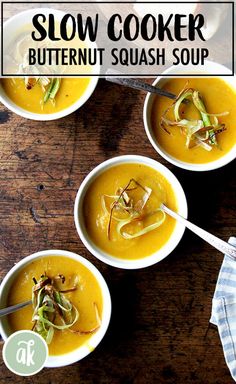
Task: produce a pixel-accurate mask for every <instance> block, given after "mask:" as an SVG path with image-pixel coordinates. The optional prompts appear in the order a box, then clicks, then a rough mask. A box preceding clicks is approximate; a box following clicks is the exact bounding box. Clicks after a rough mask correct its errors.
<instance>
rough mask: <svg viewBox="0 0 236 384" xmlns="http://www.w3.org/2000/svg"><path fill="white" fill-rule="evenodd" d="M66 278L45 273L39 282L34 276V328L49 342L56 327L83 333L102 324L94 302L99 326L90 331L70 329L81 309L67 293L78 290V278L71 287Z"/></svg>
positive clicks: (87, 332) (92, 331)
mask: <svg viewBox="0 0 236 384" xmlns="http://www.w3.org/2000/svg"><path fill="white" fill-rule="evenodd" d="M65 280H66V279H65V276H64V275H61V274H59V275H57V276H55V277H54V278H50V277H49V276H47V275H46V274H44V275H42V276H41V278H40V279H39V281H38V282H37V280H36V279H35V278H33V281H34V283H35V285H34V286H33V288H32V303H33V309H34V312H33V316H32V322H33V323H34V325H33V328H32V330H33V331H35V332H37V333H39V334H40V335H41V336H42V337H43V338H44V339H45V341H46V343H47V344H50V343H51V341H52V339H53V335H54V330H55V329H57V330H59V331H60V330H61V331H63V330H65V329H68V330H70V331H71V332H73V333H78V334H81V335H82V334H90V333H94V332H95V331H97V329H98V328H99V327H100V324H101V320H100V317H99V314H98V308H97V305H96V303H94V310H95V316H96V321H97V326H96V327H94V328H93V329H90V330H88V331H81V330H75V329H70V328H71V327H72V326H73V325H74V324H75V323H76V322H77V320H78V319H79V311H78V309H77V308H76V307H75V306H74V305H73V304H72V303H71V302H70V300H68V298H67V297H66V296H65V294H66V293H68V292H72V291H75V290H77V285H78V278H77V276H76V277H75V279H74V282H73V285H72V286H70V287H68V286H66V285H65Z"/></svg>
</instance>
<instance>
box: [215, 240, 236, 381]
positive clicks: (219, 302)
mask: <svg viewBox="0 0 236 384" xmlns="http://www.w3.org/2000/svg"><path fill="white" fill-rule="evenodd" d="M229 243H231V244H232V245H235V246H236V237H231V238H230V239H229ZM210 322H211V323H213V324H215V325H217V327H218V331H219V335H220V339H221V343H222V346H223V351H224V356H225V360H226V363H227V365H228V368H229V370H230V373H231V375H232V377H233V379H234V380H235V381H236V261H234V260H232V259H230V258H229V257H228V256H225V257H224V260H223V263H222V266H221V269H220V273H219V276H218V280H217V284H216V289H215V293H214V297H213V300H212V313H211V318H210Z"/></svg>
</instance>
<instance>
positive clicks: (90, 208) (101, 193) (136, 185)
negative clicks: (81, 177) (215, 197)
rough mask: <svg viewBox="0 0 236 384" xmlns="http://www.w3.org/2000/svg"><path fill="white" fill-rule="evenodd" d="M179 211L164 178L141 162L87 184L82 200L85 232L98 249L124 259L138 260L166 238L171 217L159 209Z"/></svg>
mask: <svg viewBox="0 0 236 384" xmlns="http://www.w3.org/2000/svg"><path fill="white" fill-rule="evenodd" d="M161 203H165V204H166V205H168V207H170V208H171V209H173V210H175V211H176V210H177V204H176V199H175V194H174V191H173V189H172V186H171V185H170V184H169V182H168V181H167V180H166V178H165V177H164V176H163V175H162V174H161V173H159V172H157V171H156V170H154V169H152V168H150V167H148V166H146V165H142V164H129V163H128V164H120V165H118V166H114V167H111V168H109V169H108V170H106V171H104V172H103V173H102V174H101V175H99V176H98V177H97V178H96V179H95V180H94V181H93V182H92V184H91V185H90V186H89V188H88V190H87V192H86V195H85V197H84V202H83V215H84V222H85V227H86V230H87V233H88V235H89V237H90V238H91V240H92V241H93V242H94V244H95V245H96V246H98V247H99V248H100V249H101V250H102V251H105V252H106V253H108V254H110V255H113V256H115V257H118V258H122V259H129V260H132V259H140V258H143V257H146V256H150V255H151V254H153V253H155V252H156V251H158V250H159V249H160V248H161V247H162V246H163V245H164V244H165V243H166V242H167V241H168V240H169V238H170V236H171V234H172V232H173V230H174V227H175V221H174V220H173V219H172V218H171V217H167V216H166V215H165V212H164V211H163V210H162V209H161V206H160V205H161Z"/></svg>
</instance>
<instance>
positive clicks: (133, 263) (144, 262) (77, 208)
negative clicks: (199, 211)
mask: <svg viewBox="0 0 236 384" xmlns="http://www.w3.org/2000/svg"><path fill="white" fill-rule="evenodd" d="M124 163H137V164H138V163H139V164H143V165H147V166H149V167H151V168H152V169H154V170H156V171H158V172H160V173H161V174H162V175H163V176H164V177H165V178H166V179H167V180H168V181H169V183H170V184H171V186H172V188H173V190H174V193H175V196H176V200H177V205H178V212H179V213H180V214H182V216H184V217H185V218H187V214H188V208H187V200H186V196H185V193H184V191H183V188H182V186H181V184H180V182H179V181H178V179H177V178H176V176H175V175H174V174H173V173H172V172H171V171H170V170H169V169H168V168H167V167H165V166H164V165H163V164H161V163H159V162H157V161H156V160H153V159H151V158H149V157H145V156H140V155H121V156H116V157H113V158H110V159H108V160H106V161H104V162H102V163H100V164H99V165H97V166H96V167H95V168H94V169H92V171H91V172H90V173H89V174H88V175H87V176H86V177H85V179H84V180H83V181H82V183H81V185H80V187H79V189H78V192H77V195H76V198H75V204H74V222H75V227H76V230H77V233H78V235H79V237H80V239H81V241H82V242H83V244H84V246H85V247H86V248H87V249H88V250H89V252H90V253H92V254H93V255H94V256H95V257H96V258H97V259H99V260H101V261H102V262H104V263H106V264H108V265H111V266H113V267H117V268H121V269H140V268H145V267H149V266H151V265H154V264H156V263H158V262H159V261H161V260H162V259H164V258H165V257H167V256H168V255H169V254H170V253H171V252H172V251H173V250H174V249H175V248H176V246H177V245H178V243H179V242H180V240H181V238H182V236H183V234H184V231H185V226H184V225H182V224H180V223H176V225H175V228H174V230H173V233H172V234H171V236H170V238H169V240H168V241H167V242H166V243H165V244H164V245H163V246H162V247H161V248H160V250H158V251H156V252H154V253H153V254H151V255H149V256H146V257H144V258H141V259H136V260H127V259H121V258H118V257H115V256H112V255H110V254H108V253H106V252H104V251H103V250H102V249H100V248H99V247H97V246H96V245H95V244H94V243H93V241H92V240H91V239H90V237H89V235H88V233H87V231H86V229H85V226H84V223H83V215H82V214H80V212H81V210H82V207H83V200H84V196H85V194H86V192H87V190H88V187H89V186H90V184H91V183H92V181H93V180H94V179H96V177H97V176H98V175H99V174H101V173H103V172H104V171H105V170H106V169H108V168H111V167H113V166H116V165H119V164H124ZM173 184H174V185H173Z"/></svg>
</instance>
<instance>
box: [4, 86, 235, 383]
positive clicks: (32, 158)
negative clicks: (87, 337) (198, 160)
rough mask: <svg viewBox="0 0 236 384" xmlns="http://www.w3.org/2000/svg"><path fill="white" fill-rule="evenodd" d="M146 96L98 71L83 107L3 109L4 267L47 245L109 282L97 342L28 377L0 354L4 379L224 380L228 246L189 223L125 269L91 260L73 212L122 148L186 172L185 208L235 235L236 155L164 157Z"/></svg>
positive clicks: (199, 220) (208, 225) (223, 233)
mask: <svg viewBox="0 0 236 384" xmlns="http://www.w3.org/2000/svg"><path fill="white" fill-rule="evenodd" d="M144 96H145V95H144V94H143V93H139V92H136V91H134V90H127V89H124V88H121V87H119V86H117V85H114V84H110V83H106V82H105V81H104V80H100V81H99V84H98V87H97V89H96V91H95V92H94V94H93V96H92V98H91V99H90V100H89V101H88V102H87V103H86V105H84V106H83V107H82V108H81V109H80V110H79V111H77V112H76V113H74V114H72V115H71V116H69V117H66V118H64V119H61V120H58V121H54V122H46V123H45V122H34V121H29V120H25V119H23V118H20V117H18V116H16V115H15V114H13V113H11V112H9V111H8V110H7V109H6V108H4V107H3V106H1V107H0V108H1V109H0V111H1V112H0V123H1V129H0V178H1V182H0V217H1V229H0V245H1V246H0V273H1V277H3V276H4V275H5V274H6V272H7V271H8V270H9V269H10V268H11V267H12V266H13V265H14V263H15V262H16V261H19V260H20V259H22V258H23V257H25V256H27V255H29V254H31V253H33V252H36V251H39V250H43V249H50V248H57V249H67V250H69V251H73V252H76V253H79V254H81V255H82V256H85V257H86V258H88V259H89V260H90V261H92V262H93V263H94V264H95V265H96V266H97V267H98V269H99V270H100V271H101V272H102V273H103V275H104V277H105V279H106V281H107V283H108V286H109V288H110V291H111V296H112V303H113V312H112V318H111V323H110V327H109V330H108V332H107V334H106V336H105V338H104V339H103V341H102V342H101V344H100V345H99V346H98V347H97V349H96V350H95V351H94V352H93V353H92V354H91V355H90V356H88V357H87V358H85V359H84V360H83V361H81V362H79V363H77V364H74V365H72V366H69V367H65V368H59V369H44V370H43V371H42V372H41V373H40V374H37V375H36V376H33V377H30V378H22V377H19V376H16V375H14V374H12V373H11V372H10V371H8V370H7V368H6V367H5V365H4V363H3V362H2V360H1V376H0V383H13V382H14V383H15V384H17V383H34V384H62V383H63V384H74V383H80V384H83V383H84V384H96V383H99V384H100V383H101V384H103V383H104V384H108V383H109V384H110V383H111V384H118V383H119V384H129V383H130V384H131V383H134V384H152V383H158V384H162V383H165V384H188V383H191V384H192V383H199V384H208V383H209V384H211V383H212V384H213V383H214V384H228V383H231V382H233V381H232V379H231V377H230V374H229V371H228V368H227V366H226V364H225V361H224V357H223V351H222V348H221V344H220V339H219V337H218V331H217V328H216V327H214V326H213V325H210V324H209V318H210V314H211V300H212V296H213V292H214V288H215V283H216V279H217V276H218V272H219V268H220V265H221V262H222V255H221V254H220V253H219V252H217V251H215V250H214V249H213V248H211V247H210V246H208V245H207V244H205V243H204V242H203V241H201V240H200V239H198V238H197V237H195V236H194V235H192V234H191V233H190V232H188V231H186V233H185V235H184V237H183V239H182V241H181V243H180V244H179V246H178V247H177V248H176V250H175V251H174V252H173V253H172V254H171V255H170V256H169V257H168V258H166V259H165V260H163V261H162V262H160V263H159V264H156V265H155V266H152V267H149V268H146V269H143V270H137V271H125V270H119V269H116V268H113V267H109V266H107V265H105V264H103V263H102V262H100V261H98V260H97V259H95V258H94V257H93V256H92V255H91V254H90V253H89V252H88V251H87V250H86V249H85V247H84V246H83V244H82V243H81V241H80V239H79V238H78V235H77V233H76V230H75V226H74V222H73V205H74V199H75V195H76V192H77V189H78V187H79V185H80V183H81V181H82V180H83V178H84V177H85V176H86V175H87V173H88V172H89V171H90V170H92V169H93V167H95V166H96V165H97V164H99V163H100V162H102V161H103V160H105V159H108V158H110V157H113V156H116V155H118V154H120V155H121V154H140V155H146V156H150V157H152V158H153V159H156V160H158V161H160V162H162V163H163V164H165V165H167V166H168V167H169V168H170V169H171V170H172V171H173V172H174V174H175V175H176V176H177V177H178V179H179V180H180V182H181V184H182V186H183V188H184V190H185V192H186V195H187V200H188V205H189V218H190V219H192V220H193V221H194V222H195V223H196V224H199V225H201V226H203V227H204V228H205V229H207V230H209V231H211V232H212V233H214V234H215V235H217V236H220V237H221V238H223V239H224V240H227V239H228V237H229V236H231V235H233V234H235V216H234V212H235V200H234V190H235V177H234V175H233V173H234V170H235V162H234V163H231V164H230V165H228V166H226V167H224V168H223V169H221V170H216V171H211V172H206V173H194V172H189V171H184V170H180V169H178V168H176V167H174V166H172V165H171V164H168V163H167V162H166V161H165V160H163V159H162V158H161V157H160V156H159V155H158V154H157V153H156V152H155V151H154V149H153V148H152V147H151V145H150V143H149V141H148V139H147V137H146V135H145V132H144V128H143V121H142V107H143V101H144Z"/></svg>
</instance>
